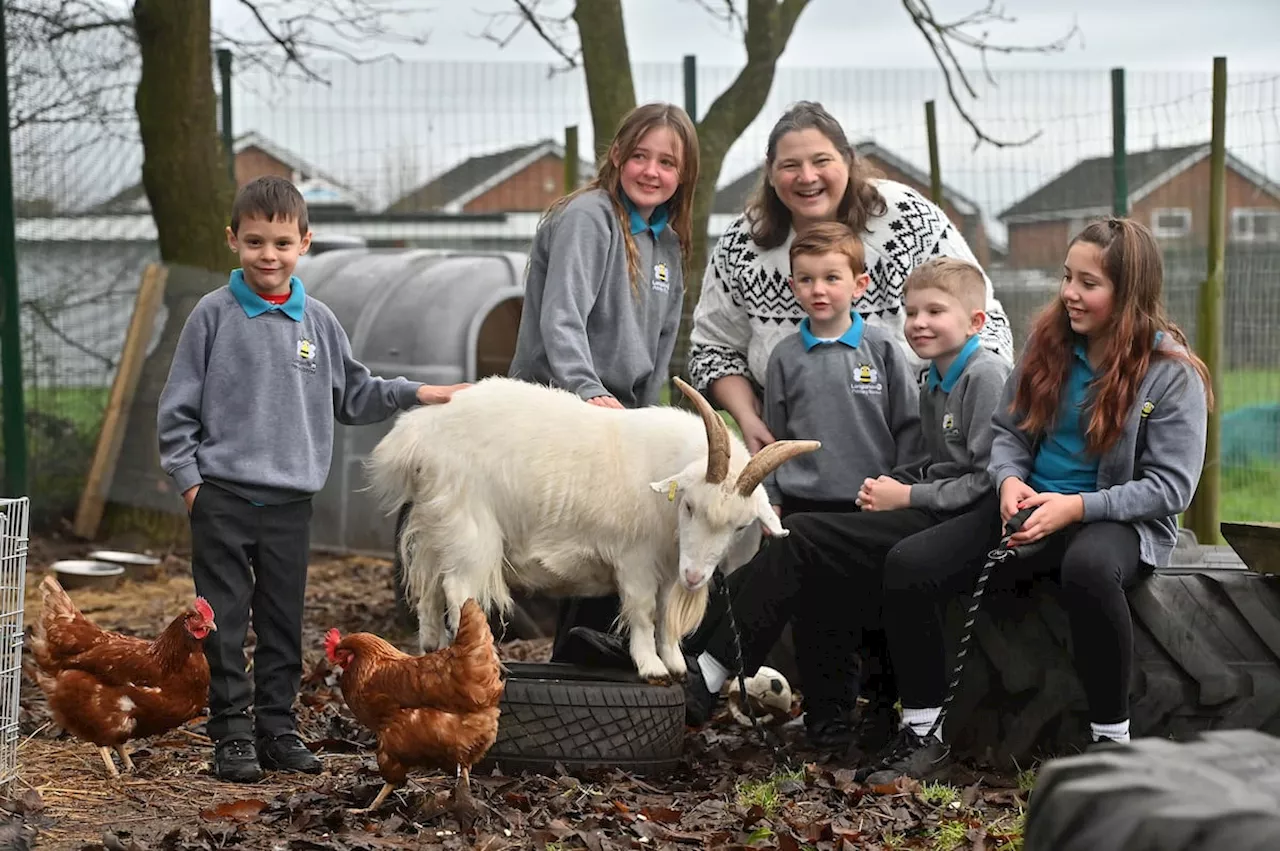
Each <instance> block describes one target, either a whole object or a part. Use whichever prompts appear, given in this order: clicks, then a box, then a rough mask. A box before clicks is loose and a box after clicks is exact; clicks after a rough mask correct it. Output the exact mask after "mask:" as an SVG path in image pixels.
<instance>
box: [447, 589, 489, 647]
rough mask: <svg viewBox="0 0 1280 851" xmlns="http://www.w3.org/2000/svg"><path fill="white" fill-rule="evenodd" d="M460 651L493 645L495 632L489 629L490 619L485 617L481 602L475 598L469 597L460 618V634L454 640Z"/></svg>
mask: <svg viewBox="0 0 1280 851" xmlns="http://www.w3.org/2000/svg"><path fill="white" fill-rule="evenodd" d="M453 646H454V648H455V649H456V650H457V652H458V653H462V654H465V653H469V652H470V651H473V650H475V649H476V648H478V647H485V646H487V647H490V648H491V647H493V632H492V630H490V629H489V619H488V618H486V617H485V615H484V611H483V610H482V609H481V608H480V604H479V603H477V602H476V601H475V599H474V598H468V599H467V601H466V602H465V603H463V604H462V614H461V615H460V617H459V618H458V635H457V637H456V638H455V639H454V641H453Z"/></svg>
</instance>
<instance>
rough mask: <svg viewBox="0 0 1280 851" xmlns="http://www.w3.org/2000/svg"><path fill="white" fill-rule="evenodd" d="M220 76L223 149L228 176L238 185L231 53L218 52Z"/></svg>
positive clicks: (228, 51)
mask: <svg viewBox="0 0 1280 851" xmlns="http://www.w3.org/2000/svg"><path fill="white" fill-rule="evenodd" d="M218 76H219V77H220V78H221V80H222V83H221V85H222V147H223V151H224V152H225V153H226V156H227V174H228V175H229V176H230V177H231V185H232V186H235V185H236V140H235V136H234V135H233V134H232V130H231V51H230V50H227V49H226V48H225V47H224V48H220V49H219V50H218Z"/></svg>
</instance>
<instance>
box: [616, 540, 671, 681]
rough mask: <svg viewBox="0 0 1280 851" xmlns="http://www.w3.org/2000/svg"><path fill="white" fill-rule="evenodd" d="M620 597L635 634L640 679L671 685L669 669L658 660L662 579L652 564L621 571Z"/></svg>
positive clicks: (626, 620) (629, 566) (633, 645)
mask: <svg viewBox="0 0 1280 851" xmlns="http://www.w3.org/2000/svg"><path fill="white" fill-rule="evenodd" d="M618 597H619V599H620V600H621V602H622V620H623V623H625V624H626V625H627V629H628V631H629V632H630V634H631V660H632V661H633V662H635V663H636V670H637V671H638V672H639V673H640V676H642V677H644V678H645V679H646V680H649V681H651V682H669V681H670V678H671V674H670V672H669V671H668V670H667V666H666V665H665V664H663V661H662V658H661V657H660V656H658V647H657V641H656V638H655V636H656V626H655V624H654V617H655V615H656V614H657V611H658V575H657V572H656V571H655V570H654V569H653V567H652V566H650V565H649V564H626V565H620V566H619V569H618Z"/></svg>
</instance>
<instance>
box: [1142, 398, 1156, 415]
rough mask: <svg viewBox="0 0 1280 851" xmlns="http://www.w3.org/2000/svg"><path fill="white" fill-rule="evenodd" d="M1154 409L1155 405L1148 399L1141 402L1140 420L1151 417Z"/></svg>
mask: <svg viewBox="0 0 1280 851" xmlns="http://www.w3.org/2000/svg"><path fill="white" fill-rule="evenodd" d="M1155 409H1156V403H1155V402H1152V401H1151V400H1150V399H1148V400H1147V401H1145V402H1143V403H1142V419H1144V420H1145V419H1146V418H1147V417H1149V416H1151V412H1152V411H1154V410H1155Z"/></svg>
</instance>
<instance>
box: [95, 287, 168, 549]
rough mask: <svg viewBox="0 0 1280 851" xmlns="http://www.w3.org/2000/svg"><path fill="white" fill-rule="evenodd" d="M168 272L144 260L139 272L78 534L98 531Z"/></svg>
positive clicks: (99, 435) (162, 300) (96, 532)
mask: <svg viewBox="0 0 1280 851" xmlns="http://www.w3.org/2000/svg"><path fill="white" fill-rule="evenodd" d="M168 276H169V270H168V269H167V268H166V267H165V266H163V265H161V264H159V263H151V264H148V265H147V268H146V269H144V270H143V272H142V283H141V284H140V285H139V286H138V297H137V299H136V300H135V301H134V305H133V317H132V318H131V319H130V320H129V331H128V333H127V334H126V335H125V338H124V348H123V349H122V351H121V353H120V364H119V366H118V367H117V369H116V378H115V381H113V382H112V384H111V396H110V398H109V399H108V400H107V410H106V412H105V414H104V415H103V418H102V430H101V431H100V432H99V433H98V445H97V448H96V449H95V450H94V454H93V465H92V466H91V467H90V468H89V478H88V480H87V481H86V482H85V486H84V491H83V492H82V493H81V494H80V505H79V508H78V509H77V510H76V522H75V526H74V531H75V533H76V535H78V536H80V537H81V538H85V539H92V538H93V537H94V536H95V535H96V534H98V524H99V523H101V522H102V512H103V510H104V509H105V508H106V505H107V494H108V493H109V492H110V491H111V480H112V479H113V478H115V473H116V462H117V461H118V460H119V458H120V446H121V445H122V444H123V442H124V432H125V428H126V427H127V426H128V420H129V409H130V408H131V407H132V406H133V396H134V393H135V392H136V391H137V389H138V379H139V377H140V376H141V375H142V363H143V361H145V360H146V358H147V344H148V343H149V342H151V336H152V333H153V331H154V329H155V322H156V314H157V313H158V312H159V310H160V305H161V304H162V303H163V302H164V287H165V282H166V281H167V280H168Z"/></svg>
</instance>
